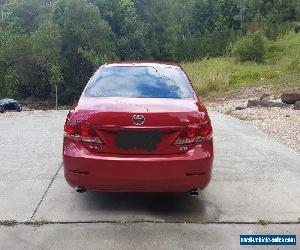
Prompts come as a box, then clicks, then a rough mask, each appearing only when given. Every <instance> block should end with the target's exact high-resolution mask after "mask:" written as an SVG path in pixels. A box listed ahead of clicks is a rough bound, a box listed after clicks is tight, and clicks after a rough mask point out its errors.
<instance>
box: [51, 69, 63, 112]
mask: <svg viewBox="0 0 300 250" xmlns="http://www.w3.org/2000/svg"><path fill="white" fill-rule="evenodd" d="M49 71H50V83H51V84H53V85H54V86H55V107H56V110H57V109H58V85H59V84H60V83H61V82H62V81H63V76H62V73H61V67H60V66H59V65H55V64H54V65H51V66H50V68H49Z"/></svg>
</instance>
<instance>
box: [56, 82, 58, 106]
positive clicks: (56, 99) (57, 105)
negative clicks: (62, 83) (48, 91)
mask: <svg viewBox="0 0 300 250" xmlns="http://www.w3.org/2000/svg"><path fill="white" fill-rule="evenodd" d="M55 107H56V110H58V94H57V84H55Z"/></svg>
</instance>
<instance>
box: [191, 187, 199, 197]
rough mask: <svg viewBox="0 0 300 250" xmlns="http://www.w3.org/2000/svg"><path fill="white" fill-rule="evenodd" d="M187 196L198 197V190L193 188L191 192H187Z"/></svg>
mask: <svg viewBox="0 0 300 250" xmlns="http://www.w3.org/2000/svg"><path fill="white" fill-rule="evenodd" d="M189 194H190V195H191V196H198V195H199V189H198V188H194V189H192V190H190V191H189Z"/></svg>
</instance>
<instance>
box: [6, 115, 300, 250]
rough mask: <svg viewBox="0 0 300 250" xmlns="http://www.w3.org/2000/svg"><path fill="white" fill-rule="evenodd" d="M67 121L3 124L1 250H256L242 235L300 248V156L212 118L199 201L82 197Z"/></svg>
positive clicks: (49, 118) (33, 118) (21, 119)
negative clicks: (70, 168) (291, 239)
mask: <svg viewBox="0 0 300 250" xmlns="http://www.w3.org/2000/svg"><path fill="white" fill-rule="evenodd" d="M65 117H66V112H65V111H47V112H43V111H35V112H28V113H27V112H23V113H20V114H14V115H13V116H8V117H4V116H0V152H1V153H0V224H3V226H2V227H0V249H246V248H243V247H240V246H239V235H240V234H271V233H276V234H297V236H298V241H300V238H299V237H300V224H299V221H300V218H299V217H300V156H299V154H297V153H296V152H294V151H292V150H290V149H289V148H287V147H286V146H284V145H282V144H280V143H278V142H276V141H274V140H272V139H270V138H268V136H267V135H266V134H264V133H262V132H260V131H259V130H257V129H256V128H254V127H251V126H247V125H244V124H242V123H241V122H240V121H238V120H236V119H234V118H231V117H227V116H224V115H221V114H218V113H211V118H212V121H213V126H214V134H215V153H216V154H215V164H214V173H213V179H212V182H211V184H210V185H209V187H208V188H207V189H206V190H205V191H203V192H202V193H201V195H200V196H199V197H197V198H195V197H190V196H189V195H187V194H152V193H147V194H142V193H138V194H134V193H121V194H120V193H84V194H77V193H76V192H75V191H74V190H72V189H71V188H70V187H69V186H68V185H67V184H66V183H65V181H64V178H63V171H62V157H61V151H62V134H63V124H64V120H65ZM260 220H262V221H268V222H269V223H270V224H269V225H267V226H261V225H259V224H258V221H260ZM11 224H12V225H13V226H9V225H11ZM37 225H42V226H40V227H37ZM297 244H298V248H300V245H299V243H297ZM247 249H249V248H247ZM260 249H262V248H260ZM266 249H284V248H281V247H275V248H272V247H267V248H266Z"/></svg>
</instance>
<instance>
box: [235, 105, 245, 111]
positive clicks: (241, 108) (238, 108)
mask: <svg viewBox="0 0 300 250" xmlns="http://www.w3.org/2000/svg"><path fill="white" fill-rule="evenodd" d="M235 109H236V110H244V109H246V107H240V106H239V107H236V108H235Z"/></svg>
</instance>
